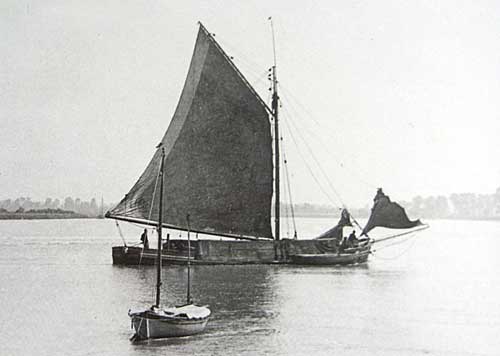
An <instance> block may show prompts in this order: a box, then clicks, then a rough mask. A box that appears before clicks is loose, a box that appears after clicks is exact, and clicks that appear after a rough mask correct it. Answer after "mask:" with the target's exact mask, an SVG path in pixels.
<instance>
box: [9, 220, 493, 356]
mask: <svg viewBox="0 0 500 356" xmlns="http://www.w3.org/2000/svg"><path fill="white" fill-rule="evenodd" d="M320 223H326V224H328V223H329V222H328V221H326V222H322V221H316V220H314V219H309V220H307V221H304V222H303V226H308V225H311V226H312V225H314V226H316V225H317V224H320ZM112 224H113V223H112V222H109V221H94V220H83V221H82V220H79V221H62V222H61V221H59V222H56V221H44V222H35V223H34V222H29V221H24V222H0V303H1V305H2V307H3V309H4V311H5V313H4V318H3V329H2V333H0V342H1V344H2V352H1V354H2V355H4V354H5V355H68V354H71V355H141V356H142V355H165V354H171V355H192V354H196V355H214V354H235V355H236V354H237V355H255V354H270V355H304V354H305V355H308V354H313V353H314V354H315V355H331V354H336V355H374V354H377V355H422V354H432V355H497V354H498V351H499V350H500V340H498V337H497V336H498V335H497V334H498V330H500V309H499V308H498V300H499V299H500V273H499V272H498V271H500V262H499V261H498V258H497V256H496V254H497V253H496V251H497V250H498V248H499V247H500V238H499V236H500V224H499V223H494V222H463V221H456V222H452V221H435V222H433V223H432V229H430V230H427V231H425V232H424V233H423V234H421V235H420V236H419V237H418V239H417V240H413V241H409V243H410V242H411V244H412V245H409V243H405V244H402V245H401V246H395V247H392V248H387V249H383V248H378V249H379V252H378V253H377V254H375V255H374V256H372V257H370V261H369V263H368V264H366V265H361V266H354V267H311V268H308V267H299V266H297V267H294V266H265V265H262V266H193V267H192V281H193V296H194V298H195V301H196V302H197V303H200V304H208V305H209V306H210V308H211V310H212V312H213V317H212V318H211V320H210V322H209V324H208V326H207V330H206V333H204V334H201V335H197V336H193V337H187V338H179V339H170V340H155V341H147V342H143V343H139V344H131V343H130V342H129V341H128V338H129V337H130V336H131V334H132V330H131V329H130V328H129V326H130V321H129V318H128V316H127V311H128V309H129V308H142V307H144V306H148V305H150V304H152V303H153V300H154V293H155V282H156V280H155V267H153V266H143V267H140V268H137V267H118V266H112V265H111V246H112V245H113V243H114V242H115V243H116V241H117V239H116V235H114V231H113V229H112ZM73 225H74V226H73ZM110 225H111V227H110ZM321 228H322V227H321ZM318 229H319V228H318ZM124 230H125V233H126V234H127V230H126V229H124ZM139 231H140V230H139ZM51 234H52V235H51ZM136 235H137V236H136ZM129 236H130V237H131V238H133V239H135V238H138V236H139V234H136V230H130V235H129ZM408 246H410V247H411V248H410V249H408ZM478 250H479V251H480V253H478ZM163 273H164V277H165V278H164V280H163V283H164V284H163V286H162V299H163V300H164V301H165V304H181V303H183V302H184V300H185V291H186V283H185V282H186V268H185V267H183V266H174V267H165V268H164V269H163Z"/></svg>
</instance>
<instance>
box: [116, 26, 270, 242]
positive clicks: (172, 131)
mask: <svg viewBox="0 0 500 356" xmlns="http://www.w3.org/2000/svg"><path fill="white" fill-rule="evenodd" d="M161 146H162V148H164V149H165V154H166V156H165V170H166V172H165V192H164V206H163V221H164V223H165V225H166V226H170V227H174V228H179V229H186V228H187V226H186V215H187V214H190V216H191V230H192V231H199V232H207V233H217V234H221V235H229V236H241V235H244V236H256V237H267V238H271V237H272V234H271V225H270V220H271V218H270V209H271V198H272V194H273V189H272V184H273V173H272V169H273V166H272V148H271V135H270V125H269V119H268V114H267V111H266V107H265V104H263V102H262V100H261V99H260V98H259V97H258V96H257V95H256V94H255V91H254V90H253V89H252V88H251V87H250V86H249V85H248V83H247V82H246V81H245V80H244V79H243V77H242V75H241V74H240V73H239V71H237V69H236V68H235V67H234V65H233V64H232V63H230V61H229V60H228V59H227V56H226V55H225V54H224V53H223V52H222V50H221V49H220V47H219V46H218V45H217V44H216V43H215V41H214V40H213V39H212V38H211V36H210V35H209V34H208V33H207V32H206V30H205V28H204V27H203V26H200V30H199V32H198V38H197V41H196V46H195V49H194V53H193V57H192V60H191V65H190V68H189V72H188V75H187V78H186V82H185V84H184V89H183V91H182V95H181V97H180V100H179V103H178V106H177V109H176V111H175V114H174V116H173V118H172V121H171V122H170V125H169V127H168V129H167V132H166V133H165V136H164V137H163V139H162V141H161ZM160 158H161V148H158V149H157V151H156V152H155V154H154V155H153V158H152V160H151V162H150V163H149V165H148V166H147V168H146V170H145V171H144V173H143V174H142V175H141V177H140V178H139V180H138V181H137V183H136V184H135V185H134V186H133V187H132V189H131V190H130V192H129V193H128V194H127V195H126V196H125V198H124V199H123V200H122V201H121V202H120V203H119V204H118V206H116V207H115V208H114V209H112V210H111V211H110V212H109V213H108V214H107V216H108V217H111V218H117V219H119V218H122V219H124V220H130V221H139V222H154V221H156V220H157V217H158V210H159V209H158V201H157V200H156V201H154V195H155V189H156V187H155V182H156V178H157V175H158V167H159V162H160Z"/></svg>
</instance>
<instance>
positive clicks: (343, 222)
mask: <svg viewBox="0 0 500 356" xmlns="http://www.w3.org/2000/svg"><path fill="white" fill-rule="evenodd" d="M344 226H352V224H351V217H350V215H349V212H348V211H347V210H346V209H343V210H342V214H341V215H340V220H339V222H338V223H337V225H335V226H334V227H333V228H331V229H330V230H328V231H327V232H324V233H322V234H321V235H319V236H318V237H316V239H341V238H342V228H343V227H344Z"/></svg>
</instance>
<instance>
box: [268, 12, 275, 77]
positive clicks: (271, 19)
mask: <svg viewBox="0 0 500 356" xmlns="http://www.w3.org/2000/svg"><path fill="white" fill-rule="evenodd" d="M268 20H269V21H270V22H271V33H272V35H273V58H274V66H275V67H276V41H275V39H274V26H273V18H272V17H271V16H269V19H268Z"/></svg>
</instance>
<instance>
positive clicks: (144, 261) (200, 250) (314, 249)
mask: <svg viewBox="0 0 500 356" xmlns="http://www.w3.org/2000/svg"><path fill="white" fill-rule="evenodd" d="M156 252H157V250H155V249H145V250H143V249H142V248H141V247H124V246H115V247H113V264H116V265H154V264H155V261H156ZM187 252H188V250H187V243H186V241H184V240H172V241H170V242H169V245H168V246H167V245H166V244H165V246H164V249H163V251H162V256H161V257H162V263H163V264H180V265H184V264H186V263H187V255H188V253H187ZM338 252H339V251H338V249H337V247H336V246H335V244H334V243H333V242H330V241H324V240H281V241H279V242H277V243H276V242H273V241H262V240H259V241H217V240H197V241H192V242H191V259H190V261H191V263H192V264H195V265H217V264H222V265H243V264H276V263H278V264H290V263H291V264H317V265H336V264H354V263H363V262H366V260H367V259H368V255H369V252H370V245H366V246H364V247H362V248H357V249H350V250H347V251H345V252H349V253H345V252H344V253H341V254H339V253H338Z"/></svg>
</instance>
